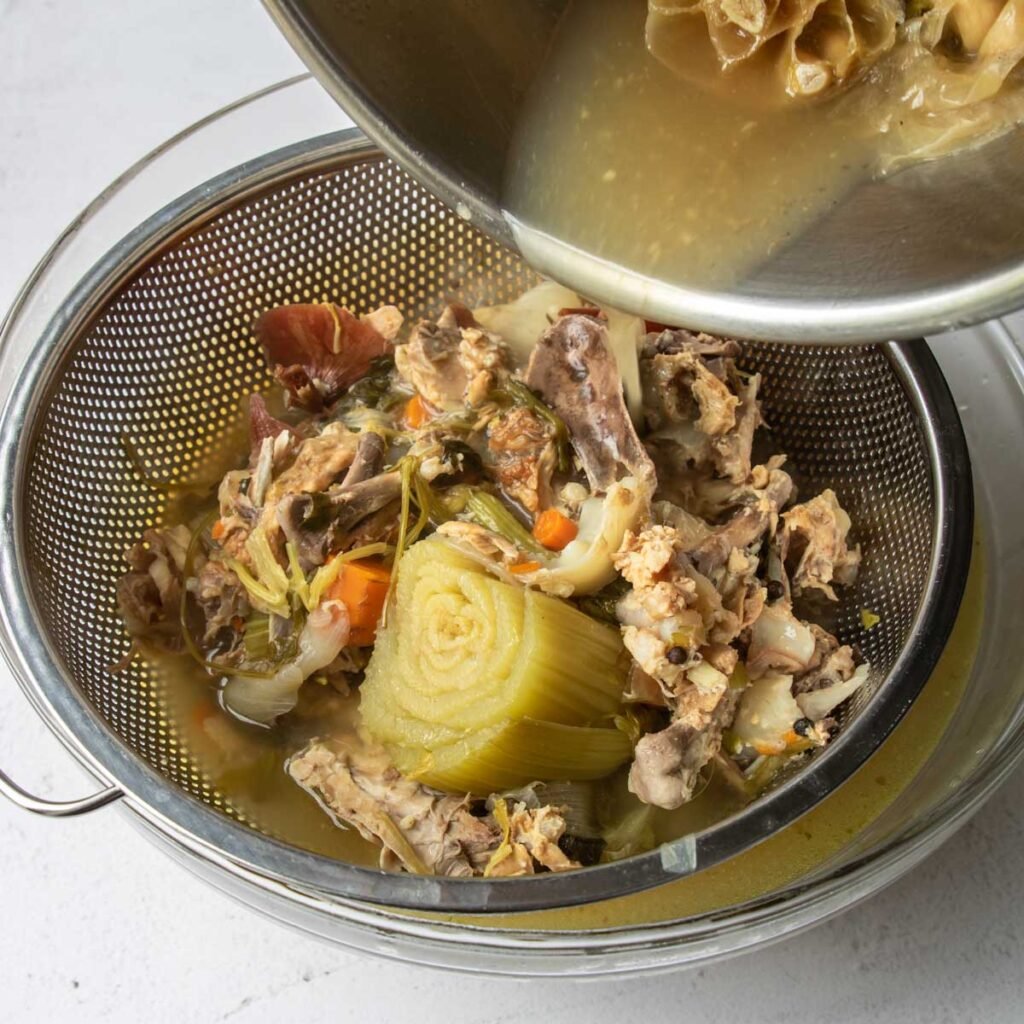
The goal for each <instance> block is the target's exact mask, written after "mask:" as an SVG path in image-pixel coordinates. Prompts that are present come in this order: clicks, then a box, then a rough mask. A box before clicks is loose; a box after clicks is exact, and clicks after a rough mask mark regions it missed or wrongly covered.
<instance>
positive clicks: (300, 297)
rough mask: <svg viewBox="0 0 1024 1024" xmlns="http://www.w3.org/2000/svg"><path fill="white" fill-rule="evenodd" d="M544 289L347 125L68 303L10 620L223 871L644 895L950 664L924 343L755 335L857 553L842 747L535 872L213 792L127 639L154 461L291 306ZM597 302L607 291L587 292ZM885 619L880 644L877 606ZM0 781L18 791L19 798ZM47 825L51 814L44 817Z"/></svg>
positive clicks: (859, 756)
mask: <svg viewBox="0 0 1024 1024" xmlns="http://www.w3.org/2000/svg"><path fill="white" fill-rule="evenodd" d="M535 281H536V278H535V276H534V275H533V274H532V273H531V271H530V270H529V269H528V268H527V267H525V266H524V265H523V264H522V262H521V261H520V260H519V259H518V258H517V257H516V255H515V254H513V253H512V252H510V251H508V250H507V249H504V248H502V247H501V246H499V245H498V244H496V243H495V242H493V241H491V240H490V239H489V238H488V237H486V236H485V235H483V234H482V233H481V232H480V231H478V230H477V229H475V228H474V227H473V226H472V224H470V223H468V222H467V221H465V220H463V219H461V218H460V217H459V216H458V215H457V214H456V213H454V212H453V211H451V210H450V209H448V208H446V207H445V206H444V205H443V204H441V203H440V202H439V201H437V200H436V199H434V198H432V197H431V196H430V195H429V194H427V193H426V192H425V191H424V190H423V189H422V188H421V187H420V186H419V185H417V184H415V183H414V182H413V181H412V179H410V178H409V177H408V176H407V175H406V174H405V173H404V172H402V171H401V170H399V169H398V168H397V166H396V165H394V164H393V163H391V162H390V161H389V160H387V159H386V158H384V157H383V156H382V155H381V154H380V153H379V152H378V151H376V150H375V149H374V148H373V147H372V146H371V145H370V144H369V143H367V142H366V140H365V139H364V138H363V137H362V136H361V135H360V134H359V133H355V132H348V133H341V134H339V135H336V136H329V137H325V138H321V139H315V140H311V141H310V142H308V143H306V144H303V145H302V146H299V147H293V148H291V149H289V150H286V151H282V152H278V153H274V154H271V155H269V156H267V157H266V158H264V159H262V160H260V161H257V162H255V163H253V164H249V165H246V166H244V167H241V168H238V169H236V170H235V171H233V172H231V173H229V174H227V175H225V176H223V177H222V178H219V179H217V180H215V181H213V182H210V183H209V184H208V185H207V186H205V187H203V188H201V189H199V190H197V191H196V192H194V193H190V194H188V195H186V196H184V197H183V198H182V199H180V200H179V201H178V202H176V203H175V204H173V205H172V206H171V207H170V208H168V209H166V210H165V211H163V212H162V213H161V214H159V215H157V216H156V217H154V218H153V219H152V220H150V221H147V222H146V223H145V224H143V225H142V226H141V227H140V228H139V229H138V230H137V231H136V232H134V233H133V234H132V235H131V236H129V237H128V238H127V239H125V240H124V241H123V242H122V243H121V245H119V246H118V247H117V248H116V249H115V250H114V251H113V252H111V253H110V254H109V256H108V257H107V258H106V259H105V260H103V261H102V262H101V263H100V264H99V265H98V266H97V267H96V268H95V269H94V270H93V272H92V273H91V274H90V275H89V276H88V278H87V279H86V280H84V281H83V282H82V283H81V285H80V287H79V288H78V289H77V290H76V291H75V292H74V293H73V294H72V295H71V296H70V297H69V298H68V300H67V302H66V303H65V304H64V306H63V308H62V311H61V313H60V314H59V315H58V316H57V317H56V318H55V319H54V321H53V322H52V323H51V324H50V326H49V328H48V330H47V331H46V333H45V335H44V336H43V337H42V338H40V341H39V344H38V347H37V349H36V351H35V353H34V356H33V358H32V360H31V361H30V363H29V365H28V366H26V367H25V369H24V371H23V373H22V375H21V376H20V378H19V380H18V381H17V383H16V385H15V387H14V389H13V391H12V393H11V398H10V400H9V403H8V406H7V408H6V410H5V412H4V417H3V422H2V427H0V444H2V455H3V462H2V466H0V472H2V478H0V512H2V514H3V518H4V523H5V531H6V532H5V536H4V549H3V563H2V574H0V582H2V587H3V593H2V599H3V605H4V612H3V614H4V625H5V627H6V629H7V631H8V633H9V636H10V638H12V643H13V645H14V646H15V648H16V657H17V658H18V660H19V661H20V663H21V664H22V666H23V668H24V669H25V674H27V675H28V676H29V677H30V678H31V680H32V685H33V687H34V688H37V696H39V697H41V698H42V700H44V701H45V702H46V704H47V705H48V706H49V708H50V709H51V710H52V711H53V712H54V714H55V715H56V716H57V717H58V718H59V719H60V720H61V722H62V724H63V726H64V727H65V728H66V731H67V734H68V735H69V736H70V737H72V742H74V743H75V744H76V745H77V746H78V748H79V752H80V753H84V754H85V756H86V757H87V758H88V759H89V760H90V761H91V763H92V764H93V765H94V766H95V767H97V768H98V769H99V770H100V771H101V773H102V774H103V775H104V776H106V777H107V778H109V780H110V782H111V790H110V791H109V792H108V793H107V794H105V795H106V796H107V797H108V798H110V797H113V796H116V795H120V794H124V795H125V796H126V797H127V798H128V800H129V802H130V803H131V805H132V806H133V808H135V809H136V810H138V811H139V813H141V814H142V815H143V816H144V817H145V818H146V819H147V820H149V821H150V822H151V823H154V824H156V825H157V827H160V828H163V829H165V830H166V831H168V832H171V833H172V834H174V835H176V836H177V837H178V838H179V839H182V840H183V841H187V842H188V843H190V844H191V845H193V846H199V847H201V848H203V849H204V850H207V851H209V852H210V853H211V854H212V855H215V856H217V857H226V858H228V859H230V860H231V861H233V862H234V863H236V864H241V865H243V866H245V867H247V868H249V869H252V870H255V871H258V872H260V873H261V874H263V875H265V876H269V877H272V878H275V879H279V880H284V881H288V882H291V883H293V884H295V885H298V886H301V887H303V888H304V889H308V890H313V891H316V892H317V893H318V894H321V895H327V896H328V897H354V898H358V899H366V900H371V901H375V902H384V903H388V904H392V905H397V906H408V907H418V908H429V909H444V908H449V909H462V910H525V909H532V908H537V907H546V906H547V907H549V906H556V905H563V904H570V903H578V902H583V901H586V900H594V899H602V898H608V897H611V896H616V895H622V894H624V893H627V892H630V891H635V890H638V889H641V888H646V887H649V886H652V885H656V884H658V883H660V882H663V881H666V880H668V879H670V878H674V877H678V876H679V875H680V874H683V873H688V872H692V871H695V870H699V869H701V868H703V867H706V866H709V865H710V864H713V863H716V862H718V861H721V860H723V859H725V858H727V857H729V856H732V855H734V854H735V853H738V852H739V851H740V850H742V849H744V848H746V847H748V846H750V845H752V844H753V843H755V842H757V841H759V840H760V839H763V838H765V837H766V836H767V835H769V834H771V833H772V832H773V831H775V830H777V829H778V828H780V827H782V826H784V825H786V824H788V823H789V822H791V821H792V820H794V819H795V818H796V817H797V816H798V815H799V814H801V813H803V812H804V811H806V810H807V809H809V808H810V807H811V806H812V805H813V804H814V803H816V802H817V801H818V800H819V799H821V798H822V797H823V796H824V795H826V794H827V793H828V792H829V791H830V790H831V789H832V788H833V787H835V786H836V785H837V784H839V783H840V782H841V781H842V780H843V779H845V778H846V777H848V776H849V775H850V774H851V773H852V772H853V771H854V770H855V769H856V768H857V767H858V766H859V765H860V764H861V763H863V761H864V760H865V758H866V757H867V756H868V755H869V754H870V753H871V751H872V750H873V749H874V748H875V747H876V746H877V745H878V744H879V743H880V742H881V741H882V740H883V739H884V738H885V736H886V735H887V734H888V733H889V732H890V730H891V729H892V728H893V726H894V725H895V724H896V722H897V721H898V720H899V718H900V717H901V716H902V715H903V713H904V712H905V711H906V710H907V708H908V707H909V705H910V703H911V702H912V701H913V699H914V697H915V696H916V694H917V693H918V691H919V689H920V687H921V686H922V685H923V683H924V682H925V680H926V679H927V677H928V674H929V672H930V670H931V669H932V667H933V666H934V663H935V660H936V658H937V656H938V654H939V652H940V650H941V648H942V646H943V643H944V641H945V639H946V636H947V634H948V631H949V629H950V627H951V625H952V622H953V619H954V617H955V614H956V609H957V606H958V603H959V599H960V595H961V591H962V586H963V583H964V580H965V577H966V567H967V564H968V558H969V546H970V537H971V528H972V526H971V515H972V503H971V483H970V471H969V466H968V461H967V455H966V449H965V445H964V439H963V436H962V433H961V430H960V424H959V420H958V417H957V414H956V410H955V407H954V405H953V404H952V401H951V398H950V396H949V394H948V392H947V390H946V388H945V385H944V382H943V381H942V379H941V376H940V375H939V373H938V370H937V368H936V366H935V364H934V362H933V360H932V358H931V356H930V354H929V352H928V349H927V347H926V345H925V344H924V343H923V342H911V343H905V344H900V345H882V346H871V347H861V348H850V347H845V348H842V349H832V348H829V347H826V346H806V345H805V346H799V347H796V346H794V347H787V346H779V345H754V344H752V345H749V346H747V347H746V350H745V355H744V359H745V361H746V363H747V364H748V366H749V367H756V368H757V369H759V370H761V371H763V373H764V375H765V386H764V391H763V399H764V413H765V418H766V420H767V422H768V423H769V424H770V428H771V432H772V434H773V441H774V443H775V444H776V445H777V447H778V448H779V449H780V450H782V451H785V452H787V453H788V454H789V455H790V459H791V463H792V465H794V466H795V467H797V470H798V479H799V480H800V482H801V483H802V484H803V485H804V486H805V487H806V488H807V493H812V492H816V491H818V490H820V489H821V488H824V487H832V488H834V489H835V491H836V492H837V494H838V495H839V498H840V500H841V502H842V504H843V505H844V507H845V508H847V509H848V510H849V512H850V515H851V517H852V519H853V522H854V523H855V525H856V533H857V539H858V540H859V541H860V543H861V545H862V547H863V551H864V561H863V565H862V569H861V573H860V576H859V579H858V581H857V583H856V585H855V586H853V587H851V588H847V589H845V590H844V591H843V593H842V598H841V600H840V602H839V603H838V604H837V605H835V606H834V608H833V620H832V621H830V622H828V623H827V625H829V626H830V628H833V629H834V630H835V631H836V632H837V633H838V635H839V636H840V637H841V639H842V640H843V641H845V642H852V643H856V644H858V645H859V646H860V648H861V650H862V651H863V653H864V655H865V656H866V657H867V658H868V659H869V660H870V662H871V664H872V677H871V681H870V685H869V686H868V687H865V688H864V689H863V690H862V691H861V692H860V694H859V695H858V697H857V699H856V700H855V701H853V702H851V704H850V705H849V706H848V707H847V708H846V709H845V710H844V712H843V714H842V716H841V722H840V726H841V727H840V730H839V734H838V736H837V737H836V739H835V740H834V742H833V743H832V744H830V745H829V747H827V748H826V749H825V750H824V751H822V752H820V753H818V754H817V755H816V757H815V758H814V759H813V760H812V761H810V762H809V763H808V764H807V765H806V766H805V767H804V768H803V769H802V770H801V771H800V772H799V773H797V774H796V775H795V776H793V777H792V778H788V779H786V780H784V781H783V782H782V783H781V784H780V785H778V786H777V787H776V789H775V790H773V791H772V792H771V793H769V794H767V795H765V796H764V797H762V798H761V799H760V800H758V801H757V802H756V803H754V804H753V805H752V806H751V807H749V808H747V809H746V810H744V811H743V812H742V813H739V814H737V815H735V816H733V817H732V818H730V819H727V820H726V821H724V822H721V823H720V824H717V825H715V826H713V827H711V828H708V829H706V830H704V831H702V832H699V833H696V834H694V835H691V836H687V837H685V838H683V839H681V840H678V841H676V842H673V843H671V844H668V845H666V846H665V847H663V848H662V849H660V850H658V851H655V852H653V853H651V854H647V855H643V856H640V857H636V858H632V859H631V860H627V861H623V862H620V863H617V864H614V865H604V866H599V867H596V868H590V869H586V870H584V871H580V872H573V873H569V874H564V875H546V876H538V877H535V878H529V879H507V880H486V881H485V880H457V879H433V878H420V877H414V876H401V875H394V874H385V873H383V872H379V871H375V870H371V869H368V868H364V867H356V866H353V865H349V864H344V863H341V862H339V861H335V860H331V859H329V858H325V857H322V856H318V855H315V854H312V853H308V852H306V851H302V850H299V849H297V848H295V847H292V846H289V845H288V844H286V843H284V842H282V841H280V840H279V839H278V838H277V837H274V836H272V835H270V834H268V833H267V825H266V824H265V823H263V822H261V821H260V820H259V816H258V814H254V813H252V812H251V811H250V812H248V813H246V812H243V811H242V810H241V809H240V808H239V807H236V806H235V805H234V804H233V803H232V801H231V800H230V799H229V798H228V797H227V796H225V795H224V794H223V793H221V792H220V791H219V790H218V787H217V785H216V783H215V781H214V780H213V779H212V778H210V777H208V776H207V775H206V773H205V772H204V768H203V765H202V763H201V761H200V760H199V758H197V757H196V756H195V754H194V752H193V751H191V750H190V749H189V746H188V741H187V738H186V737H185V736H183V735H181V734H179V732H178V730H177V728H176V726H175V724H174V721H173V720H172V719H171V718H170V717H169V716H168V714H167V713H166V710H165V701H164V697H163V693H162V689H161V687H162V686H163V685H164V684H163V683H162V681H161V680H160V679H159V678H158V677H157V676H156V675H155V674H154V673H153V672H151V670H150V669H149V668H148V667H147V666H146V664H145V663H144V662H142V661H140V660H138V659H137V660H135V661H134V662H133V663H132V665H131V666H130V667H129V668H128V669H127V670H125V671H122V672H112V671H111V668H110V666H111V665H114V664H115V663H117V662H118V661H120V660H121V658H122V657H123V655H124V654H125V652H126V650H127V647H128V641H127V638H126V636H125V634H124V630H123V627H122V624H121V622H120V620H119V618H118V616H117V614H116V609H115V603H114V582H115V580H116V579H117V577H118V576H119V575H120V574H121V573H122V572H123V570H124V562H123V552H124V550H125V548H126V547H127V546H128V545H129V544H131V543H132V542H133V541H134V540H136V539H137V538H138V537H139V536H140V535H141V534H142V533H143V531H144V530H145V529H146V528H147V527H150V526H154V525H157V524H159V523H160V522H161V516H162V513H163V511H164V504H165V500H166V497H165V495H164V494H163V493H161V492H160V491H158V490H155V489H153V487H152V486H150V485H149V484H147V483H146V482H145V481H144V480H143V479H142V478H141V477H140V476H139V474H138V473H137V472H136V471H135V469H134V468H133V464H132V462H131V460H130V459H129V457H128V455H127V454H126V447H125V444H124V440H125V439H126V438H127V439H128V440H130V442H131V443H132V445H133V446H134V448H135V449H136V451H137V452H138V453H139V455H140V456H141V457H142V459H143V460H144V461H145V463H146V465H147V467H148V469H149V471H150V473H151V474H152V475H153V476H155V477H160V478H165V479H167V480H171V481H174V480H179V481H182V480H188V479H193V478H195V476H197V475H202V474H203V466H204V459H205V458H206V457H207V456H208V454H209V452H210V451H211V450H213V449H214V448H215V447H216V446H217V444H218V441H219V439H220V438H221V436H222V435H223V432H224V431H225V429H227V428H228V427H229V426H230V425H231V424H232V423H234V422H235V420H236V417H237V410H238V407H239V402H240V400H241V399H242V398H243V397H244V396H245V395H247V394H249V393H250V392H252V391H253V390H254V389H256V388H259V387H261V386H264V385H265V384H266V381H267V377H266V371H265V368H264V365H263V361H262V358H261V355H260V353H259V350H258V347H257V345H256V344H255V343H254V341H253V338H252V335H251V331H250V326H251V324H252V322H253V320H254V319H255V317H256V316H257V315H258V314H259V313H260V312H261V311H263V310H265V309H267V308H269V307H271V306H274V305H278V304H280V303H284V302H310V301H324V300H330V301H334V302H338V303H341V304H343V305H345V306H347V307H349V308H352V309H355V310H359V311H363V310H367V309H370V308H373V307H375V306H377V305H380V304H382V303H393V304H395V305H397V306H398V307H399V308H400V309H402V310H403V312H404V313H405V314H406V316H407V317H408V318H410V319H415V318H416V317H418V316H420V315H426V314H436V312H437V311H438V310H439V308H440V307H441V306H442V305H443V303H444V301H445V299H446V298H447V297H449V296H458V297H459V298H460V299H461V300H462V301H464V302H466V303H467V304H469V305H471V306H472V305H475V304H482V303H495V302H500V301H503V300H508V299H511V298H513V297H514V296H516V295H517V294H519V293H520V292H522V291H523V290H524V289H525V288H527V287H529V286H530V285H531V284H533V283H535ZM595 298H597V299H599V298H600V297H599V296H595ZM863 608H870V609H871V610H872V611H873V612H874V613H876V614H877V615H878V616H879V618H880V621H879V623H878V625H877V626H875V627H874V628H872V629H870V630H866V629H865V628H864V627H863V625H862V620H861V609H863ZM8 788H9V787H8ZM37 809H45V808H43V807H42V806H40V807H37Z"/></svg>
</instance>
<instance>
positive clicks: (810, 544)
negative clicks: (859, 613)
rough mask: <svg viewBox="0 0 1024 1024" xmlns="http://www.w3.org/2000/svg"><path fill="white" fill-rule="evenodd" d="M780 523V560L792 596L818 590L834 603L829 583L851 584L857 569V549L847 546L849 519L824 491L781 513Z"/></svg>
mask: <svg viewBox="0 0 1024 1024" xmlns="http://www.w3.org/2000/svg"><path fill="white" fill-rule="evenodd" d="M782 523H783V526H782V559H783V562H784V563H785V565H786V568H787V569H788V570H789V576H790V583H791V585H792V588H793V593H794V594H800V593H801V592H802V591H804V590H820V591H822V592H823V593H824V594H825V595H826V596H827V597H828V598H829V599H830V600H832V601H835V600H836V592H835V591H834V590H833V589H832V586H831V584H832V582H833V581H834V582H836V583H839V584H849V583H853V581H854V580H855V579H856V578H857V569H858V567H859V566H860V548H859V547H858V546H856V545H855V546H853V547H849V546H848V545H847V540H846V538H847V535H848V534H849V532H850V517H849V516H848V515H847V514H846V512H844V511H843V509H842V506H840V504H839V500H838V498H836V495H835V492H834V491H831V490H824V491H822V492H821V494H819V495H818V496H817V497H815V498H812V499H811V500H810V501H805V502H804V503H803V504H801V505H794V506H793V507H792V508H791V509H789V511H787V512H783V513H782Z"/></svg>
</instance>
